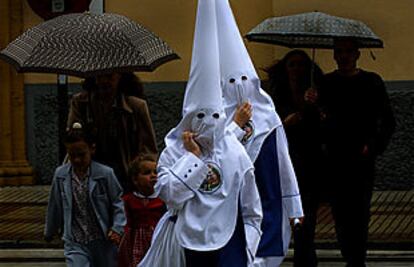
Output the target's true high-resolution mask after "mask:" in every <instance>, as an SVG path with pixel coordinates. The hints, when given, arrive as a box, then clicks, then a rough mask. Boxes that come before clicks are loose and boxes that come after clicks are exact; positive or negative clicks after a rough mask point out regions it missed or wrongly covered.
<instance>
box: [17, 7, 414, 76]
mask: <svg viewBox="0 0 414 267" xmlns="http://www.w3.org/2000/svg"><path fill="white" fill-rule="evenodd" d="M25 2H26V1H25ZM230 2H231V4H232V8H233V11H234V13H235V16H236V20H237V22H238V24H239V27H240V31H241V33H242V34H246V33H247V32H248V31H249V30H250V29H252V28H253V27H254V26H255V25H256V24H258V23H260V22H261V21H263V20H264V19H265V18H267V17H271V16H280V15H290V14H295V13H301V12H309V11H313V10H318V11H321V12H327V13H329V14H332V15H337V16H345V17H350V18H355V19H360V20H363V21H364V22H366V23H367V24H368V25H369V26H370V27H371V28H372V29H373V30H374V31H375V32H376V33H377V34H378V35H379V36H380V37H381V38H383V40H384V42H385V47H386V48H385V49H383V50H382V49H375V50H372V51H373V52H374V54H375V56H376V57H377V60H376V61H373V60H372V59H371V57H370V55H369V50H363V51H362V52H363V53H362V56H361V60H360V66H361V67H362V68H366V69H369V70H373V71H376V72H378V73H380V74H381V75H382V76H383V77H384V79H386V80H414V77H413V73H414V61H413V59H414V46H413V45H412V43H413V41H414V27H413V26H414V16H413V15H412V14H411V13H412V11H414V1H412V0H396V1H389V0H364V1H360V0H347V1H343V0H329V1H328V0H230ZM196 3H197V1H196V0H123V1H118V0H106V3H105V6H106V11H107V12H114V13H119V14H122V15H125V16H128V17H129V18H131V19H133V20H135V21H137V22H139V23H141V24H143V25H144V26H146V27H148V28H149V29H151V30H152V31H153V32H155V33H156V34H158V35H159V36H160V37H161V38H162V39H163V40H165V41H166V42H167V43H168V44H169V45H170V46H171V47H172V48H173V49H174V50H175V51H176V52H177V53H178V54H179V55H180V56H181V60H177V61H172V62H169V63H167V64H165V65H163V66H161V67H159V68H158V69H157V70H155V71H154V72H153V73H140V74H139V75H140V77H141V78H142V79H143V80H144V81H149V82H151V81H185V80H187V79H188V73H189V64H190V59H191V47H192V39H193V31H194V22H195V13H196ZM24 19H25V28H29V27H31V26H34V25H36V24H38V23H40V22H41V21H42V20H41V19H40V18H39V17H38V16H37V15H36V14H34V13H33V11H32V10H31V9H30V7H29V6H28V4H27V3H25V6H24ZM247 46H248V49H249V52H250V55H251V57H252V59H253V61H254V63H255V65H256V67H257V68H258V69H259V73H260V75H261V76H262V77H265V76H264V73H263V72H262V71H260V68H263V67H266V66H268V65H270V64H271V63H272V62H273V61H274V60H275V59H277V58H280V57H282V56H283V55H284V53H285V52H286V51H288V49H286V48H281V47H278V46H272V45H266V44H257V43H247ZM307 51H309V52H310V50H309V49H308V50H307ZM317 62H318V63H319V64H320V65H321V67H322V68H323V69H324V70H325V71H329V70H332V69H333V68H334V67H335V64H334V62H333V59H332V53H331V51H327V50H318V51H317ZM77 81H79V80H78V79H76V78H71V79H70V82H77ZM25 82H26V83H55V82H56V75H52V74H26V75H25Z"/></svg>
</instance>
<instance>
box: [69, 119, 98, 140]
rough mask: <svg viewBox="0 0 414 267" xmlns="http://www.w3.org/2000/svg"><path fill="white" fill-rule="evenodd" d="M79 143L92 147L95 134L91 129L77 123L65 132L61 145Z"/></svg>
mask: <svg viewBox="0 0 414 267" xmlns="http://www.w3.org/2000/svg"><path fill="white" fill-rule="evenodd" d="M80 141H84V142H85V143H87V144H88V145H90V146H91V145H94V144H95V143H96V139H95V134H94V131H93V129H92V128H91V127H88V126H87V125H85V126H82V125H81V124H80V123H79V122H75V123H73V125H72V128H71V129H69V130H68V131H67V132H66V135H65V137H64V139H63V143H64V144H73V143H76V142H80Z"/></svg>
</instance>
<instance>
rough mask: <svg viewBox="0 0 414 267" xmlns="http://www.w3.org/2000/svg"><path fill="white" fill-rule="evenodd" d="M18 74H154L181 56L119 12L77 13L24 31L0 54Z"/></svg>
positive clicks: (84, 75) (85, 75)
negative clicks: (151, 72) (148, 72)
mask: <svg viewBox="0 0 414 267" xmlns="http://www.w3.org/2000/svg"><path fill="white" fill-rule="evenodd" d="M0 58H2V59H4V60H5V61H7V62H9V63H10V64H12V65H13V66H14V67H15V68H16V69H17V71H19V72H46V73H59V74H68V75H74V76H79V77H88V76H95V75H101V74H107V73H111V72H114V71H116V72H124V71H153V70H154V69H155V68H157V67H158V66H159V65H161V64H163V63H165V62H167V61H170V60H173V59H177V58H178V56H177V54H175V53H174V51H173V50H172V49H171V48H170V47H168V45H167V44H166V43H165V42H164V41H162V40H161V39H160V38H159V37H157V36H156V35H155V34H154V33H153V32H151V31H149V30H148V29H146V28H144V27H143V26H142V25H140V24H138V23H136V22H134V21H132V20H130V19H128V18H127V17H125V16H121V15H117V14H109V13H106V14H100V15H97V14H91V13H74V14H69V15H63V16H59V17H57V18H54V19H52V20H49V21H46V22H43V23H41V24H39V25H37V26H35V27H33V28H31V29H29V30H28V31H26V32H24V33H23V34H22V35H21V36H19V37H18V38H17V39H16V40H14V41H13V42H11V43H10V44H9V45H8V46H7V47H6V48H5V49H4V50H2V51H1V52H0Z"/></svg>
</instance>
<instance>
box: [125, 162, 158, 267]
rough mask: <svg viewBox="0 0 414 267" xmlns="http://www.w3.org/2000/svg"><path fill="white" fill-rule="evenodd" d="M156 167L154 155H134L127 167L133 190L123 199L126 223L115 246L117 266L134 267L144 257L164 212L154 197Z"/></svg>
mask: <svg viewBox="0 0 414 267" xmlns="http://www.w3.org/2000/svg"><path fill="white" fill-rule="evenodd" d="M156 165H157V163H156V157H155V155H142V156H138V157H137V158H136V159H135V160H133V161H132V162H131V164H130V167H129V173H128V175H129V177H130V179H131V182H132V184H133V189H134V190H133V192H130V193H128V194H126V195H124V197H123V200H124V203H125V212H126V216H127V224H126V226H125V233H124V236H123V239H122V241H121V244H120V247H119V267H136V266H137V264H138V263H139V262H140V261H141V260H142V259H143V258H144V256H145V253H146V252H147V250H148V248H149V247H150V244H151V238H152V234H153V232H154V229H155V226H156V225H157V223H158V221H159V219H160V218H161V216H162V215H163V213H164V212H165V205H164V202H162V200H161V199H159V198H157V197H156V196H155V194H154V184H155V183H156V182H157V173H156Z"/></svg>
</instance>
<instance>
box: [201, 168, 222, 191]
mask: <svg viewBox="0 0 414 267" xmlns="http://www.w3.org/2000/svg"><path fill="white" fill-rule="evenodd" d="M207 166H208V168H209V171H208V173H207V177H206V179H204V181H203V183H202V184H201V186H200V188H199V189H198V190H200V191H201V192H204V193H213V192H215V191H216V190H217V189H219V187H220V186H221V184H222V180H221V171H220V168H219V167H218V166H217V165H216V164H215V163H213V162H208V163H207Z"/></svg>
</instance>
